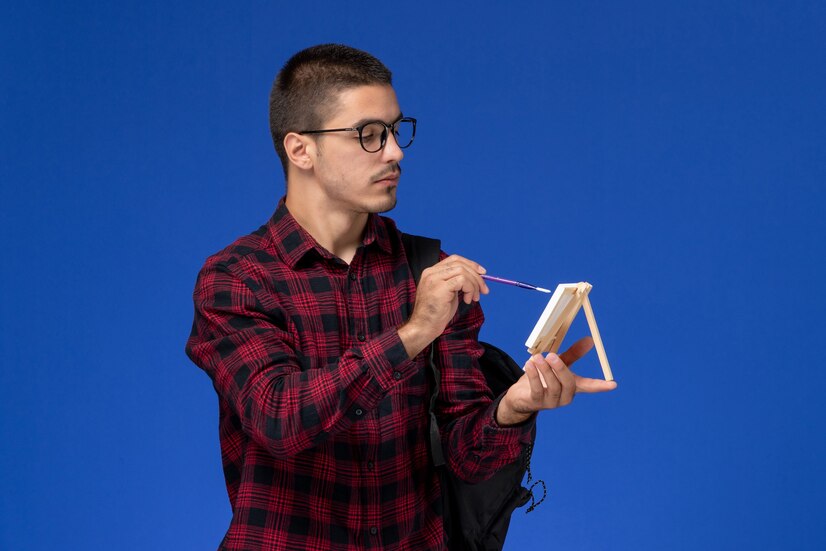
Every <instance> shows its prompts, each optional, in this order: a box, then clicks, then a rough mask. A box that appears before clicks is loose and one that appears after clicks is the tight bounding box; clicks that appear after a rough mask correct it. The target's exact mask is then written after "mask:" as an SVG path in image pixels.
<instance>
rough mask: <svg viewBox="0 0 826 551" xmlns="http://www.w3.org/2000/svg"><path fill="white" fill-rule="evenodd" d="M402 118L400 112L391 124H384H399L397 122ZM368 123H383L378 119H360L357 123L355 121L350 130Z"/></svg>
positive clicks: (402, 115) (402, 114)
mask: <svg viewBox="0 0 826 551" xmlns="http://www.w3.org/2000/svg"><path fill="white" fill-rule="evenodd" d="M403 118H404V113H401V112H400V113H399V116H398V117H396V118H395V119H393V122H391V123H386V124H393V123H395V122H399V121H400V120H401V119H403ZM368 122H384V121H382V120H380V119H370V118H365V119H360V120H359V121H357V122H356V123H355V124H354V125H353V126H352V128H358V127H359V126H361V125H362V124H367V123H368Z"/></svg>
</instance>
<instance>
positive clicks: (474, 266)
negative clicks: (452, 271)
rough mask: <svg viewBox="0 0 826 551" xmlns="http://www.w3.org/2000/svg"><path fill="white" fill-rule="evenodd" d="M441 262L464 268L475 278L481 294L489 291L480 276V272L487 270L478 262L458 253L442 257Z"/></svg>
mask: <svg viewBox="0 0 826 551" xmlns="http://www.w3.org/2000/svg"><path fill="white" fill-rule="evenodd" d="M442 263H444V264H445V265H449V266H454V267H461V268H465V269H466V270H467V273H468V274H470V275H471V276H472V277H473V279H475V280H476V281H477V282H478V288H479V291H480V292H481V294H484V295H486V294H488V293H489V292H490V289H489V288H488V285H487V283H486V282H485V280H484V279H482V277H481V274H484V273H487V270H485V268H483V267H482V266H480V265H479V264H478V263H476V262H473V261H472V260H468V259H467V258H464V257H461V256H459V255H452V256H449V257H447V258H446V259H444V260H443V261H442ZM437 266H438V264H437Z"/></svg>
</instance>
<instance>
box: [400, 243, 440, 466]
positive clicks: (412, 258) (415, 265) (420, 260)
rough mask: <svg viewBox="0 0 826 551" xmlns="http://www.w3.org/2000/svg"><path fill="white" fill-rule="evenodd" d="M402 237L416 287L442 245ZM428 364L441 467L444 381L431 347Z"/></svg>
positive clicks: (433, 443)
mask: <svg viewBox="0 0 826 551" xmlns="http://www.w3.org/2000/svg"><path fill="white" fill-rule="evenodd" d="M401 237H402V245H403V246H404V254H405V256H407V264H408V265H409V266H410V272H411V273H412V274H413V280H414V281H415V282H416V285H418V284H419V280H420V279H421V278H422V272H423V271H424V270H425V268H429V267H430V266H433V265H434V264H436V263H437V262H439V256H440V254H441V250H442V243H441V241H439V240H438V239H431V238H429V237H421V236H419V235H410V234H409V233H402V234H401ZM428 363H429V364H430V371H431V373H432V374H433V392H432V393H431V394H430V405H429V407H428V413H429V415H430V427H429V428H430V456H431V458H432V459H433V464H434V465H435V466H436V467H441V466H442V465H444V464H445V454H444V450H443V449H442V438H441V436H440V434H439V422H438V421H437V420H436V413H435V411H436V398H437V397H438V396H439V384H440V381H441V380H442V375H441V373H440V372H439V368H438V367H436V361H435V358H434V355H433V346H431V347H430V357H429V360H428Z"/></svg>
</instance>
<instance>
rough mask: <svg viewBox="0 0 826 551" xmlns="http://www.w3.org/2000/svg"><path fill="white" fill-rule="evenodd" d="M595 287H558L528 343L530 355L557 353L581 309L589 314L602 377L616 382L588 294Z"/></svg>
mask: <svg viewBox="0 0 826 551" xmlns="http://www.w3.org/2000/svg"><path fill="white" fill-rule="evenodd" d="M591 288H592V285H591V284H590V283H587V282H584V281H581V282H579V283H562V284H560V285H557V287H556V290H555V291H554V294H553V295H552V296H551V299H550V300H549V301H548V305H547V306H546V307H545V311H544V312H542V316H540V318H539V320H538V321H537V322H536V326H534V328H533V331H532V332H531V335H530V337H528V340H527V341H526V342H525V346H527V347H528V352H529V353H531V354H544V353H547V352H553V353H555V354H556V353H557V351H558V350H559V347H560V345H561V344H562V339H564V338H565V334H566V333H567V332H568V328H570V327H571V323H573V321H574V318H576V315H577V314H578V313H579V309H580V308H583V309H584V310H585V317H586V318H587V320H588V327H589V328H590V330H591V337H593V339H594V347H595V348H596V349H597V355H598V356H599V364H600V366H602V374H603V375H604V376H605V380H606V381H613V380H614V375H613V374H612V373H611V366H610V365H608V356H607V355H606V354H605V347H604V346H603V345H602V338H601V337H600V335H599V328H598V327H597V320H596V317H594V310H593V309H592V308H591V301H590V300H588V293H590V292H591Z"/></svg>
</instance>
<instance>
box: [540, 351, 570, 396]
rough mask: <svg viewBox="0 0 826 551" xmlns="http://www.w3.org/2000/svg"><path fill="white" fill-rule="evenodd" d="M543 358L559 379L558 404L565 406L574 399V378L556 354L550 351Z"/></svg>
mask: <svg viewBox="0 0 826 551" xmlns="http://www.w3.org/2000/svg"><path fill="white" fill-rule="evenodd" d="M545 360H546V361H547V362H548V364H550V366H551V369H553V374H554V375H555V376H556V378H557V380H558V381H559V386H560V389H559V405H560V406H567V405H568V404H570V403H571V402H572V401H573V399H574V394H575V393H576V379H574V374H573V373H572V372H571V370H570V369H568V366H567V365H565V363H564V362H563V361H562V360H561V359H559V356H557V355H556V354H553V353H550V354H548V355H547V357H546V358H545Z"/></svg>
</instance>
